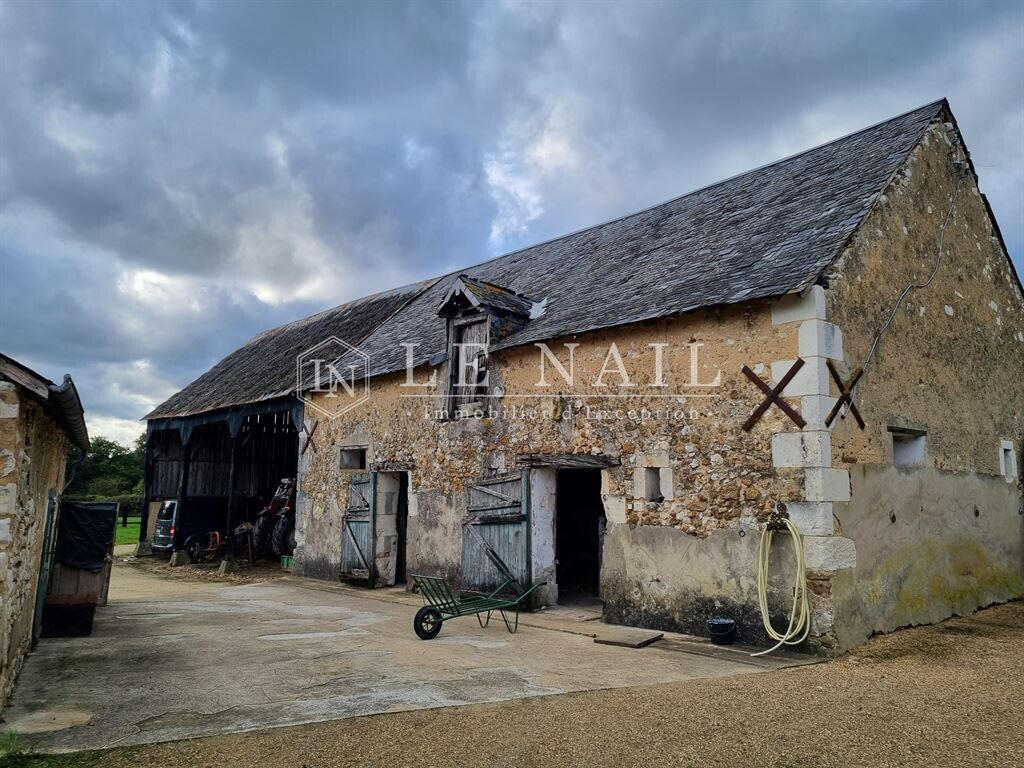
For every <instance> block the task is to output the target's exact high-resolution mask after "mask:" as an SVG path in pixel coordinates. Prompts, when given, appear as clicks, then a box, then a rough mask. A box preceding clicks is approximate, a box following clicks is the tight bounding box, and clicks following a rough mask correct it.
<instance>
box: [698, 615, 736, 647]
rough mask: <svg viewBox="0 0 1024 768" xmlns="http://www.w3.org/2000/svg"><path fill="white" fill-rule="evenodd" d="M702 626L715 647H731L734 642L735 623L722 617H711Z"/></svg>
mask: <svg viewBox="0 0 1024 768" xmlns="http://www.w3.org/2000/svg"><path fill="white" fill-rule="evenodd" d="M704 624H705V625H706V626H707V628H708V634H709V635H711V642H712V643H714V644H715V645H732V644H733V643H734V642H736V622H735V621H733V620H732V619H727V618H724V617H722V616H712V617H711V618H710V619H708V620H707V621H706V622H704Z"/></svg>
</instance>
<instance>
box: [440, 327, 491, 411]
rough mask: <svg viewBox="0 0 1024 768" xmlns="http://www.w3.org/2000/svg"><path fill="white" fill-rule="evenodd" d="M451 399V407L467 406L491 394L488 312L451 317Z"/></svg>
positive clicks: (449, 356) (464, 407) (455, 409)
mask: <svg viewBox="0 0 1024 768" xmlns="http://www.w3.org/2000/svg"><path fill="white" fill-rule="evenodd" d="M450 323H451V325H450V327H449V333H448V338H449V339H450V340H451V344H450V349H449V351H448V360H449V362H450V365H449V366H448V392H449V396H448V400H449V405H450V407H451V411H452V412H453V413H454V412H456V411H462V410H466V409H467V406H469V405H470V404H471V403H482V401H483V400H484V399H486V397H487V395H488V383H489V381H488V375H487V336H488V334H487V326H488V322H487V315H485V314H483V313H482V312H481V313H474V314H470V315H467V316H463V317H458V318H452V319H451V320H450Z"/></svg>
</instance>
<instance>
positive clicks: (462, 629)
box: [3, 564, 800, 751]
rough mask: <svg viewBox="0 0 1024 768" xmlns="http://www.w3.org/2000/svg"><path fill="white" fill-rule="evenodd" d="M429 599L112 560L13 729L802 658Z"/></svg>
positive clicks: (64, 746)
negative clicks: (432, 631) (107, 582)
mask: <svg viewBox="0 0 1024 768" xmlns="http://www.w3.org/2000/svg"><path fill="white" fill-rule="evenodd" d="M417 604H418V600H417V598H415V597H414V596H410V595H406V594H404V593H401V592H398V591H394V590H388V591H372V592H371V591H360V590H354V589H350V588H344V587H341V586H338V585H332V584H327V583H320V582H312V581H306V580H301V579H295V578H284V579H275V580H273V581H268V582H264V583H259V584H244V585H237V586H234V585H228V584H219V583H209V582H206V583H196V582H189V581H183V580H178V579H168V578H161V577H159V576H157V575H153V574H152V573H148V572H146V571H144V570H140V569H139V568H137V567H132V566H130V565H123V564H119V565H118V566H117V567H115V569H114V575H113V578H112V583H111V589H110V602H109V605H108V606H107V607H106V608H101V609H98V611H97V616H96V622H95V627H94V631H93V634H92V635H91V636H90V637H87V638H69V639H45V640H42V641H41V642H40V643H39V646H38V647H37V649H36V650H35V652H34V653H33V654H32V655H31V656H30V657H29V659H28V660H27V663H26V666H25V668H24V671H23V672H22V674H21V677H20V679H19V682H18V685H17V689H16V691H15V696H14V699H13V702H12V704H11V706H10V708H9V709H8V710H6V712H5V713H4V718H5V721H6V722H5V723H4V726H3V727H4V728H5V729H11V730H13V731H15V732H17V733H19V734H21V736H22V739H23V740H24V741H25V742H26V743H27V744H28V745H30V746H31V747H32V748H33V749H37V750H41V751H67V750H80V749H93V748H106V747H112V746H125V745H132V744H146V743H153V742H160V741H169V740H176V739H187V738H194V737H199V736H211V735H218V734H227V733H235V732H241V731H251V730H262V729H266V728H273V727H277V726H286V725H298V724H303V723H313V722H321V721H327V720H335V719H342V718H349V717H354V716H358V715H369V714H376V713H383V712H398V711H408V710H421V709H428V708H435V707H451V706H458V705H464V704H476V703H484V702H498V701H503V700H510V699H521V698H527V697H538V696H548V695H551V694H561V693H567V692H572V691H587V690H595V689H603V688H622V687H629V686H642V685H650V684H654V683H665V682H679V681H686V680H694V679H698V678H712V677H721V676H731V675H746V674H751V673H757V672H764V671H766V670H770V669H773V668H776V667H781V666H789V665H791V664H794V663H800V661H799V660H793V659H789V660H787V659H766V660H751V659H749V658H748V657H746V655H745V654H743V653H742V652H739V651H736V650H733V651H719V650H718V649H714V648H711V647H706V646H705V647H702V646H701V644H700V643H695V642H691V641H688V640H687V639H686V638H683V637H678V636H677V637H668V638H665V639H664V640H662V641H660V642H658V643H655V644H654V645H650V646H647V647H645V648H639V649H634V648H624V647H616V646H612V645H603V644H598V643H595V642H594V635H595V634H600V635H602V636H603V638H602V639H606V640H608V639H610V640H617V639H621V638H622V637H623V636H625V637H626V638H627V639H628V636H629V632H628V631H625V633H624V634H623V632H624V631H623V630H617V629H615V628H609V627H607V626H606V625H602V624H600V622H598V621H594V620H590V621H587V620H586V619H593V617H592V616H588V615H587V614H586V612H585V611H576V612H574V611H571V610H562V609H556V610H554V611H549V612H545V613H543V614H531V615H529V616H525V617H524V621H523V623H522V624H521V625H520V630H519V632H518V633H517V634H515V635H510V634H508V633H507V632H506V630H505V628H504V626H503V625H502V623H501V621H500V618H497V617H496V618H495V620H494V621H492V623H491V625H490V627H489V628H487V629H481V628H480V627H479V626H478V625H477V623H476V621H475V620H474V619H473V618H471V617H470V618H463V619H459V620H457V621H454V622H452V623H450V624H446V625H445V626H444V628H443V629H442V631H441V634H440V635H439V636H438V637H437V638H435V639H434V640H431V641H427V642H424V641H421V640H419V639H418V638H417V637H416V635H415V634H414V633H413V630H412V617H413V614H414V613H415V610H416V607H417Z"/></svg>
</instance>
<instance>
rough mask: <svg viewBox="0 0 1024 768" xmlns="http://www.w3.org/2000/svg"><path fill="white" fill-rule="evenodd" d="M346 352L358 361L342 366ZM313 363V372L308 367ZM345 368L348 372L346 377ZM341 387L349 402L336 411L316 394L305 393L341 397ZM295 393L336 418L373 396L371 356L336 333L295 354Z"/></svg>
mask: <svg viewBox="0 0 1024 768" xmlns="http://www.w3.org/2000/svg"><path fill="white" fill-rule="evenodd" d="M346 355H354V356H355V358H356V361H357V362H356V363H355V364H353V363H348V364H346V365H345V366H344V367H343V368H340V367H339V366H338V363H339V361H340V360H341V359H342V358H344V357H345V356H346ZM310 364H312V366H313V368H312V371H310V370H309V366H310ZM304 369H305V375H304ZM345 371H347V372H348V377H347V378H346V376H345V375H344V373H345ZM310 373H312V377H310ZM325 379H326V387H325V386H324V384H325V381H324V380H325ZM310 383H312V384H313V386H312V387H310V386H309V384H310ZM338 387H341V389H343V390H344V391H345V392H346V393H347V394H348V397H349V402H347V403H345V404H344V405H342V406H341V407H339V408H336V409H334V410H328V409H327V408H324V407H323V406H321V405H319V404H318V403H317V402H316V400H315V399H314V398H313V397H309V396H307V395H306V392H307V391H308V392H316V393H324V392H326V393H327V394H325V395H324V397H325V398H330V399H334V398H337V397H339V395H338V394H337V389H338ZM295 396H296V397H297V398H298V399H299V400H301V401H302V402H303V403H304V404H305V405H306V407H307V408H310V409H312V410H314V411H316V412H317V413H319V414H322V415H324V416H326V417H327V418H328V419H331V420H332V421H333V420H334V419H336V418H338V417H339V416H341V415H342V414H344V413H348V412H349V411H351V410H352V409H353V408H356V407H358V406H360V405H362V404H363V403H365V402H366V401H367V400H369V399H370V356H369V355H367V354H366V353H365V352H363V350H361V349H359V347H355V346H352V345H351V344H349V343H348V342H347V341H344V340H343V339H340V338H338V337H337V336H328V337H327V338H326V339H323V340H321V341H319V342H317V343H316V344H314V345H313V346H312V347H308V348H307V349H304V350H303V351H302V352H300V353H299V354H298V355H296V356H295Z"/></svg>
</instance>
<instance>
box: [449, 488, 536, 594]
mask: <svg viewBox="0 0 1024 768" xmlns="http://www.w3.org/2000/svg"><path fill="white" fill-rule="evenodd" d="M529 498H530V492H529V476H528V474H527V473H526V472H522V473H516V474H514V475H502V476H500V477H492V478H487V479H486V480H478V481H474V482H472V483H470V484H468V485H467V486H466V502H467V504H466V506H467V509H466V512H467V514H466V518H465V520H464V521H463V523H462V588H463V589H465V590H473V591H480V592H491V591H493V590H495V589H497V588H498V587H500V586H501V585H502V584H503V583H504V582H505V581H507V580H509V579H513V580H514V582H513V584H512V589H513V591H515V592H516V593H522V592H523V591H525V590H526V588H527V587H529V586H530V581H531V580H530V515H529Z"/></svg>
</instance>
